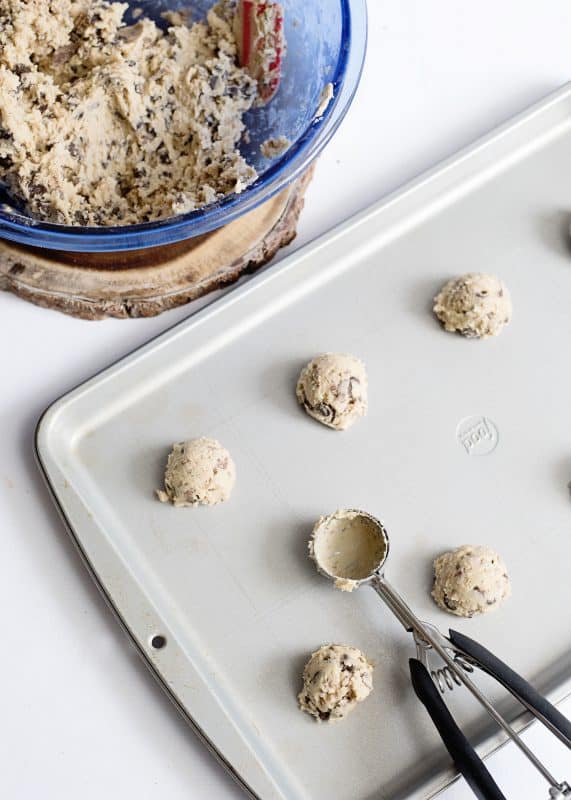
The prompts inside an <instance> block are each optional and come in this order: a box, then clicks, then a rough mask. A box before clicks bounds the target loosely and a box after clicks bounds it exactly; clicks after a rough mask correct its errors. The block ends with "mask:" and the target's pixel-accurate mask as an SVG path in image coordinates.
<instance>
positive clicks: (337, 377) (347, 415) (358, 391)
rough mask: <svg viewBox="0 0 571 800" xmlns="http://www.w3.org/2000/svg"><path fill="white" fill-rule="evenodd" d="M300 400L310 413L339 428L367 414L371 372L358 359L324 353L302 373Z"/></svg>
mask: <svg viewBox="0 0 571 800" xmlns="http://www.w3.org/2000/svg"><path fill="white" fill-rule="evenodd" d="M296 394H297V399H298V400H299V402H300V404H301V405H302V406H303V407H304V408H305V410H306V411H307V413H308V414H309V416H310V417H313V419H316V420H317V421H318V422H322V423H323V424H324V425H327V427H329V428H333V429H334V430H336V431H343V430H345V429H346V428H349V427H351V425H352V424H353V423H354V422H355V420H356V419H358V418H359V417H364V416H365V414H366V413H367V372H366V371H365V365H364V364H363V362H362V361H359V359H358V358H355V357H354V356H349V355H343V354H340V353H324V354H323V355H320V356H317V357H316V358H314V359H312V360H311V361H310V362H309V364H307V366H306V367H304V368H303V369H302V371H301V373H300V376H299V379H298V382H297V389H296Z"/></svg>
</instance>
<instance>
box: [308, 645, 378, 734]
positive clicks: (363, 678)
mask: <svg viewBox="0 0 571 800" xmlns="http://www.w3.org/2000/svg"><path fill="white" fill-rule="evenodd" d="M372 691H373V665H372V664H371V662H370V661H368V659H367V657H366V656H365V655H364V654H363V653H362V652H361V651H360V650H359V649H358V648H357V647H350V646H348V645H344V644H326V645H323V646H322V647H320V648H319V650H316V651H315V653H312V655H311V658H310V659H309V661H308V662H307V664H306V665H305V668H304V670H303V688H302V690H301V692H300V693H299V695H298V702H299V707H300V708H301V710H302V711H306V712H307V713H308V714H311V716H312V717H315V719H316V720H317V722H338V721H339V720H342V719H345V717H346V716H347V715H348V714H350V713H351V711H353V709H354V708H355V707H356V705H357V703H361V702H363V700H366V698H367V697H368V696H369V694H370V693H371V692H372Z"/></svg>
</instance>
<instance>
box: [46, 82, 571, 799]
mask: <svg viewBox="0 0 571 800" xmlns="http://www.w3.org/2000/svg"><path fill="white" fill-rule="evenodd" d="M570 174H571V92H570V90H569V89H568V88H567V89H563V90H561V91H560V92H559V93H558V94H557V95H555V96H552V97H550V98H548V99H547V100H546V101H545V102H544V103H542V104H540V105H539V106H537V107H534V108H533V109H531V110H530V111H528V112H526V113H524V114H523V115H522V116H520V117H519V118H517V119H516V120H515V121H513V122H512V123H510V124H508V125H507V126H504V127H503V128H502V129H501V130H500V131H497V132H496V133H494V134H492V135H491V136H489V137H487V138H486V139H485V140H483V141H481V142H479V143H477V145H476V146H474V147H473V148H471V149H469V150H468V151H465V152H464V153H462V154H460V155H459V156H458V157H456V158H455V159H452V160H451V161H449V162H447V163H446V164H444V165H442V166H440V167H438V168H437V169H436V170H434V171H433V172H432V173H430V174H429V175H428V176H425V177H424V178H421V179H420V180H418V181H416V182H415V183H414V184H413V185H412V186H409V187H405V189H404V190H403V191H401V192H399V193H397V194H396V195H395V196H393V197H391V198H389V199H388V200H385V201H381V202H380V203H379V204H377V205H376V206H374V207H373V208H371V209H369V210H367V211H366V212H365V213H363V214H361V215H359V216H358V217H357V218H355V219H353V220H351V221H349V222H348V223H346V224H345V225H343V226H341V227H340V228H339V229H336V230H334V231H332V232H331V233H330V234H328V235H326V236H325V237H324V238H322V239H320V240H318V241H317V242H315V243H313V244H311V245H309V246H308V247H306V248H304V249H302V250H300V251H298V252H297V253H295V254H293V255H292V256H290V257H289V258H287V259H285V260H284V261H282V262H281V263H280V265H279V266H277V267H276V268H274V269H273V270H271V271H268V272H266V273H265V274H263V275H260V276H258V277H257V278H255V279H253V280H252V281H251V282H249V283H248V284H247V285H246V286H244V287H242V288H241V289H238V290H236V291H235V292H233V293H231V294H230V295H229V296H228V297H227V298H225V299H224V300H222V301H218V302H217V303H215V304H213V305H212V306H210V307H208V308H206V309H205V310H203V311H201V312H200V313H199V314H198V315H196V316H194V317H193V318H191V319H189V320H188V321H186V322H184V323H183V324H181V325H179V326H177V327H176V328H174V329H173V330H172V331H170V332H167V333H166V334H164V335H163V336H161V337H160V338H159V339H157V340H155V341H153V342H151V343H149V344H148V345H147V346H145V347H144V348H142V349H141V350H139V351H137V352H136V353H134V354H132V355H131V356H129V357H128V358H127V359H125V360H124V361H122V362H120V363H118V364H116V365H114V366H112V367H110V368H109V369H108V370H107V371H106V372H104V373H103V374H102V375H99V376H96V377H95V378H93V379H92V380H91V381H89V382H88V383H87V384H84V385H83V386H81V387H79V388H78V389H76V390H75V391H74V392H72V393H70V394H69V395H67V396H66V397H64V398H63V399H61V400H60V401H58V402H57V403H55V404H54V405H53V406H52V407H51V409H49V410H48V412H47V414H46V415H45V416H44V418H43V420H42V422H41V424H40V426H39V430H38V441H37V447H38V454H39V458H40V462H41V464H42V467H43V469H44V471H45V473H46V475H47V478H48V481H49V483H50V485H51V487H52V490H53V493H54V496H55V498H56V500H57V502H58V504H59V506H60V508H61V510H62V512H63V514H64V515H65V517H66V519H67V521H68V524H69V526H70V528H71V530H72V533H73V536H74V537H75V540H76V542H77V543H78V544H79V546H80V548H81V550H82V551H83V554H84V556H85V558H86V561H87V562H88V564H89V566H90V568H91V570H92V572H93V573H94V576H95V577H96V579H97V580H98V582H99V583H100V585H101V586H102V588H103V590H104V592H105V593H106V595H107V597H108V599H109V600H110V602H111V604H112V605H113V606H114V608H115V610H116V611H117V613H118V615H119V617H120V618H121V620H122V621H123V623H124V625H125V626H126V627H127V628H128V630H129V632H130V634H131V636H132V637H133V639H134V640H135V641H136V642H137V644H138V645H139V647H140V649H141V651H142V653H143V654H144V656H145V657H146V659H147V660H148V661H149V663H150V664H151V665H152V667H153V668H154V670H155V672H156V674H157V676H158V677H159V678H160V679H161V680H162V682H163V685H164V686H165V688H166V689H167V690H168V691H169V692H170V693H171V695H172V696H173V698H175V699H176V701H177V703H178V704H179V707H180V708H181V709H182V710H183V711H184V713H185V714H186V715H187V716H188V717H189V719H192V721H193V724H194V725H195V727H197V728H198V729H199V730H200V732H201V733H202V735H203V736H204V737H206V738H207V739H208V740H209V742H210V745H211V746H212V747H213V748H214V749H215V750H216V751H217V752H218V754H219V755H220V756H221V757H222V758H223V759H224V760H225V763H226V766H227V767H228V768H229V769H231V770H232V771H233V772H234V773H235V774H236V775H238V776H239V777H240V779H241V780H242V781H243V783H244V784H245V785H246V786H247V787H249V788H248V790H249V791H250V793H251V794H253V795H256V796H259V797H262V798H287V800H309V798H311V800H316V799H317V798H331V797H334V798H335V800H356V799H358V800H372V798H391V800H394V799H395V798H404V797H410V798H412V797H414V798H420V797H423V798H424V797H428V796H432V795H433V794H434V793H435V792H437V791H438V789H439V788H440V787H442V786H443V785H445V784H446V783H447V782H448V781H449V780H450V779H451V777H452V773H451V772H450V770H449V764H448V761H447V759H446V757H445V756H444V754H443V752H442V747H441V745H440V743H439V740H438V738H437V736H436V735H435V733H434V731H433V729H432V727H431V724H430V723H429V721H428V719H427V717H426V715H425V712H424V710H423V709H422V708H420V707H419V704H418V703H417V702H416V700H415V698H414V697H413V693H412V690H411V688H410V686H409V680H408V675H407V658H408V656H409V655H411V654H412V652H413V649H412V646H411V642H410V641H409V637H408V636H407V635H406V634H405V633H404V632H403V631H401V630H400V629H399V627H398V624H397V622H396V621H395V620H394V619H392V618H391V617H390V616H389V614H388V612H387V611H386V610H385V609H384V608H383V607H382V606H381V605H380V604H379V602H378V600H377V599H376V597H375V596H374V594H373V593H372V592H371V591H370V590H368V589H363V590H361V591H359V592H356V593H354V594H353V595H351V596H348V595H345V594H342V593H339V592H336V591H334V590H333V589H332V588H331V587H330V585H329V584H328V583H327V582H326V581H325V580H324V579H322V578H321V577H320V576H318V575H317V574H316V573H315V571H314V569H313V568H312V566H311V564H310V563H309V561H308V559H307V557H306V540H307V537H308V534H309V532H310V529H311V526H312V523H313V521H314V520H315V519H316V517H318V516H319V515H320V514H323V513H327V512H330V511H333V510H334V509H336V508H338V507H360V508H363V509H365V510H368V511H370V512H371V513H373V514H375V515H377V516H379V517H380V518H382V519H383V520H384V521H385V523H386V525H387V527H388V529H389V531H390V533H391V557H390V562H389V564H388V568H387V573H388V575H389V576H390V579H391V581H392V582H393V584H395V585H396V586H397V587H398V588H399V589H400V591H401V592H402V593H403V594H404V596H405V597H406V598H407V599H408V601H409V602H410V604H411V605H412V606H413V607H414V608H415V609H416V610H417V611H418V613H419V614H420V615H421V616H422V617H425V618H427V619H429V620H431V621H433V622H435V623H436V624H438V625H439V626H441V627H443V628H446V627H447V626H448V625H450V624H453V625H454V626H455V627H457V628H459V629H461V630H463V631H465V632H467V633H469V634H470V635H472V636H474V637H476V638H479V639H481V640H482V641H483V642H484V643H485V644H486V645H488V646H489V647H490V648H491V649H493V650H495V651H496V652H497V653H498V654H499V655H501V656H503V657H505V658H506V660H508V661H510V662H511V663H512V664H513V665H514V666H515V667H516V668H517V669H518V670H519V671H521V672H522V673H523V674H524V675H525V676H527V677H529V678H530V679H533V680H534V681H536V682H537V684H538V685H539V686H540V687H541V688H542V689H544V690H546V691H549V693H550V696H552V697H553V698H555V699H559V698H561V697H563V696H564V695H565V694H567V693H568V692H569V689H570V677H571V655H570V641H569V631H570V630H571V625H570V624H569V623H570V622H571V611H570V606H569V602H568V591H567V588H566V587H567V586H568V567H569V559H570V555H571V537H570V536H569V525H570V513H571V501H570V498H569V490H568V488H567V483H568V481H569V480H570V479H571V426H570V425H569V393H570V389H571V385H570V384H571V371H570V370H569V356H568V352H567V351H568V343H569V341H570V340H571V314H570V313H569V307H570V298H571V254H570V252H569V248H568V235H567V228H568V222H569V209H571V182H570V181H569V175H570ZM468 270H485V271H489V272H493V273H497V274H498V275H500V276H501V277H502V278H503V279H504V280H505V282H506V283H507V284H508V286H509V288H510V290H511V293H512V298H513V304H514V318H513V322H512V324H511V325H510V326H509V327H508V328H507V329H506V330H505V331H504V333H503V334H502V335H501V336H500V337H498V338H497V339H496V340H493V341H486V342H476V341H467V340H465V339H462V338H461V337H456V336H453V335H450V334H447V333H445V332H443V331H442V330H441V329H440V328H439V326H438V325H437V323H436V322H435V320H434V319H433V318H432V315H431V313H430V300H431V298H432V296H433V295H434V294H435V292H436V291H437V290H438V289H439V287H440V286H441V285H442V283H443V282H444V281H446V280H447V279H448V278H450V277H451V276H453V275H456V274H458V273H460V272H464V271H468ZM324 350H332V351H335V350H339V351H349V352H352V353H355V354H356V355H358V356H360V357H361V358H363V359H364V361H365V362H366V364H367V367H368V372H369V379H370V411H369V414H368V416H367V418H366V419H364V420H362V421H360V422H359V423H358V424H357V425H356V426H355V427H354V428H353V429H352V430H350V431H348V432H346V433H343V434H339V433H335V432H332V431H330V430H328V429H325V428H324V427H322V426H319V425H318V424H316V423H315V422H313V421H312V420H310V419H309V418H308V417H307V416H306V415H304V413H303V412H302V411H301V410H300V409H299V408H298V406H297V405H296V400H295V395H294V384H295V379H296V375H297V373H298V371H299V369H300V367H301V366H302V365H303V364H304V363H305V362H306V361H307V360H308V359H309V358H310V357H312V356H313V355H314V354H316V353H318V352H321V351H324ZM198 435H209V436H215V437H217V438H218V439H220V440H221V441H222V442H223V443H224V444H225V445H226V447H228V448H229V450H230V451H231V453H232V455H233V456H234V459H235V461H236V464H237V470H238V479H237V485H236V488H235V491H234V494H233V496H232V498H231V500H230V502H228V503H227V504H225V505H223V506H219V507H216V508H214V509H204V508H202V509H196V510H194V509H174V508H171V507H168V506H165V505H161V504H160V503H158V502H157V501H156V500H155V498H154V495H153V491H154V489H155V488H156V487H157V486H159V484H160V480H161V473H162V468H163V465H164V461H165V457H166V454H167V452H168V450H169V446H170V444H171V443H172V442H173V441H177V440H180V439H184V438H188V437H192V436H198ZM465 542H473V543H489V544H491V545H493V546H495V547H496V548H497V549H498V550H499V551H500V552H501V553H502V555H503V557H504V559H505V561H506V562H507V565H508V568H509V571H510V574H511V577H512V581H513V598H512V599H511V600H510V601H509V602H508V603H507V604H506V605H505V606H504V608H502V609H501V610H500V611H499V612H498V613H496V614H494V615H489V616H487V617H484V618H480V619H473V620H459V619H457V618H453V617H450V616H447V615H446V614H445V613H443V612H441V611H440V610H438V609H437V608H435V607H434V605H433V604H432V602H431V600H430V596H429V590H430V577H431V569H430V564H431V561H432V558H433V557H434V556H435V555H436V554H437V553H440V552H441V551H443V550H445V549H447V548H450V547H453V546H456V545H459V544H462V543H465ZM529 630H532V631H533V646H529V645H528V644H526V642H527V643H528V642H529V639H527V637H526V636H525V635H524V632H528V631H529ZM157 634H160V635H162V636H164V637H165V638H166V646H165V647H164V648H162V649H160V650H155V649H153V647H152V646H151V644H150V642H151V639H152V637H153V636H154V635H157ZM323 642H345V643H349V644H353V645H356V646H358V647H360V648H362V649H363V650H364V651H365V652H366V653H367V655H368V656H369V657H370V658H371V659H373V660H374V661H375V662H376V665H377V666H376V671H375V691H374V693H373V694H372V696H371V697H370V698H369V699H368V700H367V702H366V703H364V704H363V705H362V706H361V707H359V708H358V709H357V710H356V711H355V713H354V714H353V715H352V716H351V717H350V718H349V719H348V720H347V721H346V722H344V723H343V724H341V725H338V726H331V727H329V726H318V725H316V724H314V723H313V722H312V721H311V720H310V719H309V718H308V717H307V716H305V715H303V714H301V713H300V712H299V711H298V710H297V708H296V700H295V696H296V692H297V691H298V690H299V676H300V673H301V668H302V666H303V663H304V661H305V659H306V657H307V655H308V653H309V652H311V651H312V650H313V649H315V648H316V647H317V646H319V645H320V644H322V643H323ZM483 684H484V686H485V688H486V689H487V690H488V692H489V694H490V695H491V696H492V698H493V699H494V700H498V701H500V703H501V706H502V708H503V709H504V710H505V711H506V713H508V714H510V715H514V713H515V709H514V708H513V707H512V706H511V705H510V703H508V702H506V700H505V697H504V696H503V693H501V692H498V691H497V690H496V689H495V688H494V687H493V685H492V684H490V683H489V682H488V681H486V680H484V681H483ZM452 702H453V704H454V709H455V712H456V713H457V714H458V716H459V718H460V719H461V720H462V722H463V724H464V726H465V727H466V728H467V730H468V731H469V732H471V733H472V734H474V736H475V737H476V738H478V739H479V740H480V741H481V742H483V744H482V748H483V750H484V751H487V750H490V749H491V748H492V747H493V746H495V745H496V744H497V739H494V738H491V739H490V738H487V737H489V735H490V734H491V731H490V729H489V728H488V726H487V724H486V722H485V720H483V719H482V717H481V714H480V711H479V709H478V708H477V707H476V706H475V705H474V704H473V702H472V701H471V700H470V699H469V698H468V697H467V696H466V694H465V693H463V692H461V691H456V692H454V699H453V701H452Z"/></svg>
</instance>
